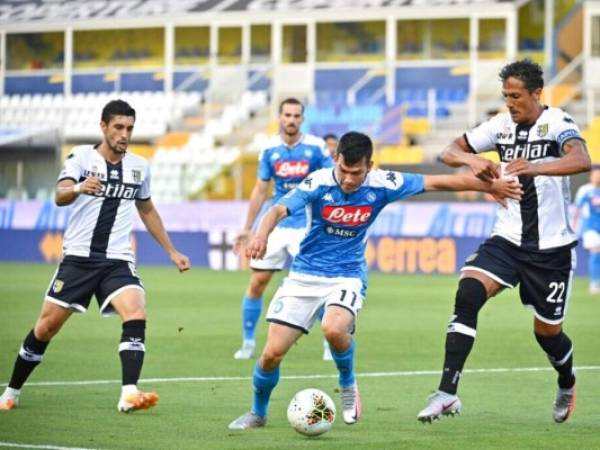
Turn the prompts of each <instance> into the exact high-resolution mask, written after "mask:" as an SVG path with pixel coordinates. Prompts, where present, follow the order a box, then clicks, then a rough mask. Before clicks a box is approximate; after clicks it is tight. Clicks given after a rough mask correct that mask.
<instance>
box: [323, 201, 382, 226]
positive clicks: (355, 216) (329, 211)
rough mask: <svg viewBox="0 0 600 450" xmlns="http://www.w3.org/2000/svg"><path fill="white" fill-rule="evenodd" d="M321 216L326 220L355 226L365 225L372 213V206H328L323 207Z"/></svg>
mask: <svg viewBox="0 0 600 450" xmlns="http://www.w3.org/2000/svg"><path fill="white" fill-rule="evenodd" d="M321 214H322V217H323V219H324V220H325V221H326V222H329V223H334V224H339V225H347V226H350V227H356V226H359V225H365V224H366V223H367V222H368V221H369V218H370V217H371V215H372V214H373V207H372V206H369V205H361V206H330V205H327V206H325V207H323V210H322V211H321Z"/></svg>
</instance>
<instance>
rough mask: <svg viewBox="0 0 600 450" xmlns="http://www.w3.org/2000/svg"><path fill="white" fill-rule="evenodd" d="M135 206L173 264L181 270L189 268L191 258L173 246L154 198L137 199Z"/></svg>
mask: <svg viewBox="0 0 600 450" xmlns="http://www.w3.org/2000/svg"><path fill="white" fill-rule="evenodd" d="M135 206H136V207H137V210H138V213H139V215H140V218H141V219H142V222H144V225H145V226H146V229H147V230H148V231H149V232H150V234H151V235H152V237H153V238H154V239H156V241H157V242H158V243H159V244H160V246H161V247H162V248H163V249H164V250H165V252H167V254H168V255H169V258H171V261H173V264H175V266H177V268H178V269H179V271H180V272H185V271H186V270H188V269H189V268H190V267H191V264H190V259H189V258H188V257H187V256H185V255H184V254H183V253H179V252H178V251H177V250H176V249H175V247H174V246H173V243H172V242H171V239H170V238H169V235H168V233H167V230H166V229H165V227H164V225H163V223H162V220H161V218H160V215H159V214H158V211H157V210H156V208H155V207H154V204H153V203H152V200H150V199H148V200H144V201H141V200H137V201H136V202H135Z"/></svg>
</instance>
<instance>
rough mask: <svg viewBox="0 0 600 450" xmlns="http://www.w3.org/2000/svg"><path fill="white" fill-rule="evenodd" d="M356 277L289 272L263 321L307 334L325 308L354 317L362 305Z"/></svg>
mask: <svg viewBox="0 0 600 450" xmlns="http://www.w3.org/2000/svg"><path fill="white" fill-rule="evenodd" d="M361 291H362V281H361V280H360V279H359V278H347V277H335V278H328V277H319V276H315V275H308V274H304V273H298V272H290V274H289V275H288V276H287V277H286V278H285V279H284V280H283V283H282V285H281V287H280V288H279V289H278V290H277V292H276V293H275V296H274V297H273V300H271V304H270V305H269V309H268V311H267V321H268V322H274V323H279V324H282V325H288V326H290V327H292V328H296V329H298V330H301V331H303V332H304V333H306V334H308V330H310V329H311V327H312V326H313V324H314V323H315V320H316V319H317V317H318V315H319V309H320V308H321V306H323V305H325V308H327V307H328V306H330V305H336V306H341V307H342V308H345V309H347V310H348V311H350V312H351V313H352V315H353V316H354V320H355V321H356V317H357V315H358V311H360V309H361V308H362V305H363V300H364V298H363V296H362V294H361Z"/></svg>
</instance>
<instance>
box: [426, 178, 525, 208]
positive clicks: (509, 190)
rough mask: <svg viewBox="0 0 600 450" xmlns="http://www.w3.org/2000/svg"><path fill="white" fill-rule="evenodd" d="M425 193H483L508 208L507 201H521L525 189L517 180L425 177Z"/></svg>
mask: <svg viewBox="0 0 600 450" xmlns="http://www.w3.org/2000/svg"><path fill="white" fill-rule="evenodd" d="M424 181H425V191H427V192H428V191H481V192H487V193H489V194H491V195H492V196H493V197H494V198H495V199H496V201H497V202H498V203H500V204H501V205H502V206H504V207H506V199H507V198H512V199H513V200H521V196H522V195H523V187H522V186H521V184H520V183H519V180H518V179H515V178H497V179H494V180H493V181H492V182H489V183H488V182H485V181H481V180H480V179H479V178H476V177H474V176H472V175H462V174H460V175H425V176H424Z"/></svg>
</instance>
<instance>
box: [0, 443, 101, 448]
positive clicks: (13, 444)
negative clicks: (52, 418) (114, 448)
mask: <svg viewBox="0 0 600 450" xmlns="http://www.w3.org/2000/svg"><path fill="white" fill-rule="evenodd" d="M1 447H5V448H42V449H48V450H94V449H92V448H83V447H60V446H57V445H33V444H16V443H14V442H0V448H1Z"/></svg>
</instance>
